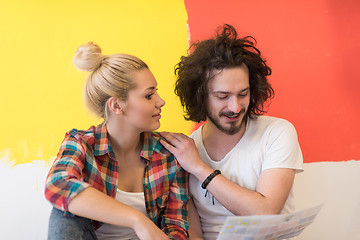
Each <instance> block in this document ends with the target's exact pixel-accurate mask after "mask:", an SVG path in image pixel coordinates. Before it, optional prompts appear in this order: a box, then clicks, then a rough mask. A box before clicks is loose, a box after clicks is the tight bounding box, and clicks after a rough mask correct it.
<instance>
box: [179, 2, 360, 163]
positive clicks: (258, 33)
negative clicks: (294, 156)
mask: <svg viewBox="0 0 360 240" xmlns="http://www.w3.org/2000/svg"><path fill="white" fill-rule="evenodd" d="M185 5H186V9H187V12H188V24H189V29H190V41H195V40H201V39H204V38H207V37H210V36H213V35H214V32H215V30H216V28H217V27H218V26H220V25H222V24H224V23H229V24H232V25H234V26H235V27H236V29H237V30H238V32H239V33H240V34H241V35H252V36H254V37H255V38H256V40H257V41H258V47H259V49H260V50H262V53H263V54H264V56H265V57H266V59H267V60H268V63H269V65H270V67H271V68H272V70H273V74H272V76H271V78H270V81H271V83H272V85H273V87H274V89H275V98H274V99H273V100H272V103H271V106H270V109H269V112H268V114H269V115H272V116H277V117H281V118H285V119H288V120H290V121H291V122H292V123H293V124H294V125H295V127H296V129H297V131H298V135H299V141H300V144H301V147H302V150H303V154H304V162H319V161H343V160H352V159H355V160H360V136H359V135H360V107H359V104H360V94H359V92H360V77H359V72H358V69H359V68H360V67H359V66H358V65H359V56H360V31H359V30H358V28H359V26H360V2H358V1H350V0H344V1H335V0H332V1H325V0H319V1H304V0H302V1H299V0H295V1H287V0H282V1H267V0H262V1H235V0H233V1H231V0H222V1H208V0H196V1H190V0H185Z"/></svg>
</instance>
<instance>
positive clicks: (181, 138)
mask: <svg viewBox="0 0 360 240" xmlns="http://www.w3.org/2000/svg"><path fill="white" fill-rule="evenodd" d="M161 136H162V137H164V138H165V139H166V141H164V140H160V142H161V144H162V145H163V146H164V147H165V148H166V149H167V150H169V151H170V152H171V153H172V154H174V156H175V157H176V159H177V160H178V162H179V163H180V165H181V167H182V168H183V169H184V170H185V171H187V172H189V173H192V174H194V175H196V172H197V171H198V170H199V169H200V168H204V167H207V165H206V164H205V163H204V162H203V161H202V160H201V157H200V155H199V151H198V150H197V148H196V146H195V142H194V140H193V139H192V138H189V137H188V136H186V135H184V134H182V133H169V132H161Z"/></svg>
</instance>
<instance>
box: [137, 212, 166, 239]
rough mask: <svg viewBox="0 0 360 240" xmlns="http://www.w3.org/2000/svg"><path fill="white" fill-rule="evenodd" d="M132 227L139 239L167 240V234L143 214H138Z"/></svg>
mask: <svg viewBox="0 0 360 240" xmlns="http://www.w3.org/2000/svg"><path fill="white" fill-rule="evenodd" d="M133 229H134V231H135V233H136V235H137V236H138V237H139V239H141V240H169V238H168V236H166V234H165V233H164V232H162V231H161V230H160V229H159V228H158V227H157V226H156V225H155V224H154V223H153V222H152V221H151V220H150V219H149V218H147V217H146V216H145V215H139V220H138V221H136V223H135V226H134V227H133Z"/></svg>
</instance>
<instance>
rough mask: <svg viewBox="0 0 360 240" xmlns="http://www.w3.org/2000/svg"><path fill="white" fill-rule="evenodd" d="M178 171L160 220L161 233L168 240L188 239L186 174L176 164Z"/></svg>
mask: <svg viewBox="0 0 360 240" xmlns="http://www.w3.org/2000/svg"><path fill="white" fill-rule="evenodd" d="M176 164H177V167H178V170H177V171H176V176H175V178H174V181H173V182H172V185H171V186H170V192H169V196H168V200H167V207H166V210H165V214H164V218H163V219H162V226H163V231H164V232H165V233H166V234H167V235H168V236H169V238H170V239H176V240H184V239H188V232H187V230H188V228H189V222H188V200H189V192H188V179H189V178H188V174H187V173H186V172H185V171H184V170H183V169H182V168H181V167H180V165H179V164H178V163H177V161H176Z"/></svg>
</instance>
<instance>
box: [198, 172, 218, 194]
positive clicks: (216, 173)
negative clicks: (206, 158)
mask: <svg viewBox="0 0 360 240" xmlns="http://www.w3.org/2000/svg"><path fill="white" fill-rule="evenodd" d="M219 174H221V172H220V170H215V171H213V172H212V173H211V174H210V175H209V176H208V177H207V178H206V179H205V181H204V182H203V183H202V184H201V187H202V188H203V189H206V187H207V185H208V184H209V183H210V181H211V180H212V179H213V178H214V177H215V176H216V175H219Z"/></svg>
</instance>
